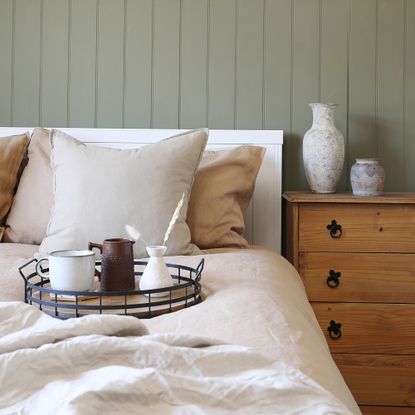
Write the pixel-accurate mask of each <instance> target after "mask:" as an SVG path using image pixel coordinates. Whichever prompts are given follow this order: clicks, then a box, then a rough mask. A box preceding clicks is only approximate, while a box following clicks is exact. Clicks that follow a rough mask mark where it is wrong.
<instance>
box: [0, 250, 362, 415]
mask: <svg viewBox="0 0 415 415" xmlns="http://www.w3.org/2000/svg"><path fill="white" fill-rule="evenodd" d="M7 245H9V244H0V270H1V274H0V279H1V281H2V283H4V285H3V287H7V288H5V289H4V290H3V291H2V292H1V293H0V299H1V300H22V296H23V285H22V281H21V278H20V277H19V276H18V273H17V266H18V265H21V264H22V263H23V261H24V260H25V259H27V258H28V257H30V256H31V255H32V254H33V253H34V252H36V251H37V247H36V246H33V247H32V252H31V253H30V252H28V251H29V250H30V249H29V248H28V246H22V248H21V249H22V250H23V251H22V252H21V253H19V252H18V250H17V249H16V244H13V245H14V248H13V249H11V248H8V247H7ZM7 252H8V253H7ZM200 258H201V257H200V256H193V257H170V258H168V262H178V263H183V264H189V265H191V266H195V265H197V264H198V263H199V261H200ZM205 259H206V262H205V269H204V271H203V275H202V286H203V290H202V294H203V301H202V302H201V303H200V304H198V305H196V306H192V307H190V308H187V309H183V310H180V311H177V312H175V313H171V314H166V315H162V316H159V317H155V318H153V319H149V320H141V321H140V320H138V319H135V318H133V317H116V316H88V317H83V318H81V319H72V320H68V321H65V322H61V321H58V320H55V319H52V318H51V317H48V316H45V315H44V314H42V313H41V312H40V311H38V310H36V309H34V307H31V306H28V305H24V304H22V303H2V304H1V307H0V334H1V340H0V391H1V393H0V396H1V398H0V413H13V412H19V411H21V412H22V413H30V412H31V411H32V410H33V408H35V407H36V406H34V405H38V406H37V407H36V408H39V409H41V410H42V411H45V412H44V413H48V412H47V411H48V410H49V409H48V408H50V411H51V412H50V413H57V412H59V411H61V412H62V413H99V412H102V411H103V408H106V409H108V410H109V411H110V412H111V413H129V412H132V413H140V411H142V412H143V413H144V411H145V412H146V413H148V412H150V413H155V414H158V413H186V414H187V413H192V414H193V413H194V414H199V413H217V414H226V413H246V414H253V413H270V414H271V413H272V414H278V413H281V414H291V413H292V414H294V413H297V414H300V413H305V414H307V413H310V414H349V413H354V414H358V413H360V411H359V409H358V407H357V405H356V403H355V401H354V399H353V397H352V395H351V393H350V391H349V390H348V388H347V386H346V385H345V383H344V380H343V378H342V377H341V375H340V373H339V371H338V369H337V367H336V366H335V364H334V362H333V360H332V358H331V356H330V353H329V350H328V346H327V344H326V341H325V339H324V336H323V333H322V332H321V330H320V328H319V325H318V323H317V321H316V319H315V316H314V314H313V312H312V309H311V307H310V305H309V303H308V301H307V298H306V295H305V291H304V287H303V285H302V282H301V279H300V277H299V275H298V273H297V272H296V271H295V270H294V268H293V267H292V266H291V265H290V264H289V263H288V262H287V261H286V260H285V259H284V258H282V257H281V256H279V255H276V254H275V253H272V252H270V251H267V250H263V249H255V248H251V249H246V250H212V251H210V252H209V253H208V254H206V255H205ZM147 331H148V332H149V333H150V334H146V333H147ZM45 402H47V403H45ZM33 413H37V412H33Z"/></svg>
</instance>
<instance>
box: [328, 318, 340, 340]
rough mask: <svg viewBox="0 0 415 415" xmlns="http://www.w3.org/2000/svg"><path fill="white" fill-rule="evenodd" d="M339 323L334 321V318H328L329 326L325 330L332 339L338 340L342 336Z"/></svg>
mask: <svg viewBox="0 0 415 415" xmlns="http://www.w3.org/2000/svg"><path fill="white" fill-rule="evenodd" d="M341 326H342V325H341V324H340V323H336V322H335V321H334V320H330V326H328V327H327V331H328V332H329V336H330V337H331V338H332V339H333V340H338V339H340V337H341V336H342V331H341V330H340V329H341Z"/></svg>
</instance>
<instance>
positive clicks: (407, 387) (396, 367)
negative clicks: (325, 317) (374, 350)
mask: <svg viewBox="0 0 415 415" xmlns="http://www.w3.org/2000/svg"><path fill="white" fill-rule="evenodd" d="M333 358H334V361H335V362H336V364H337V366H338V367H339V369H340V371H341V372H342V374H343V376H344V378H345V380H346V383H347V385H348V386H349V388H350V390H351V391H352V393H353V395H354V397H355V398H356V400H357V401H358V403H359V404H361V405H391V406H393V405H396V406H415V394H414V390H415V356H413V355H400V356H399V355H395V356H394V355H360V354H334V355H333ZM398 411H399V410H397V412H389V413H391V414H392V413H393V414H395V413H396V414H399V412H398ZM412 411H415V408H412Z"/></svg>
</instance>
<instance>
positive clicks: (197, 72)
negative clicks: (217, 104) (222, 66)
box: [179, 0, 208, 128]
mask: <svg viewBox="0 0 415 415" xmlns="http://www.w3.org/2000/svg"><path fill="white" fill-rule="evenodd" d="M182 4H183V9H182V25H181V63H180V85H181V96H180V114H179V115H180V117H179V127H180V128H188V127H204V126H206V125H207V119H206V110H207V94H206V75H207V71H206V69H207V21H208V9H207V6H208V0H183V3H182Z"/></svg>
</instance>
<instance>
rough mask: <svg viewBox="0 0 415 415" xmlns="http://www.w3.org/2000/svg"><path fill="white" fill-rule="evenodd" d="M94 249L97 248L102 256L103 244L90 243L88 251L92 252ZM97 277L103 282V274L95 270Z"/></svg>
mask: <svg viewBox="0 0 415 415" xmlns="http://www.w3.org/2000/svg"><path fill="white" fill-rule="evenodd" d="M93 248H96V249H98V251H99V252H101V254H102V244H96V243H95V242H89V243H88V249H89V250H90V251H92V249H93ZM95 275H96V276H97V277H98V279H99V280H100V281H101V272H100V271H98V270H97V269H96V268H95Z"/></svg>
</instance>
